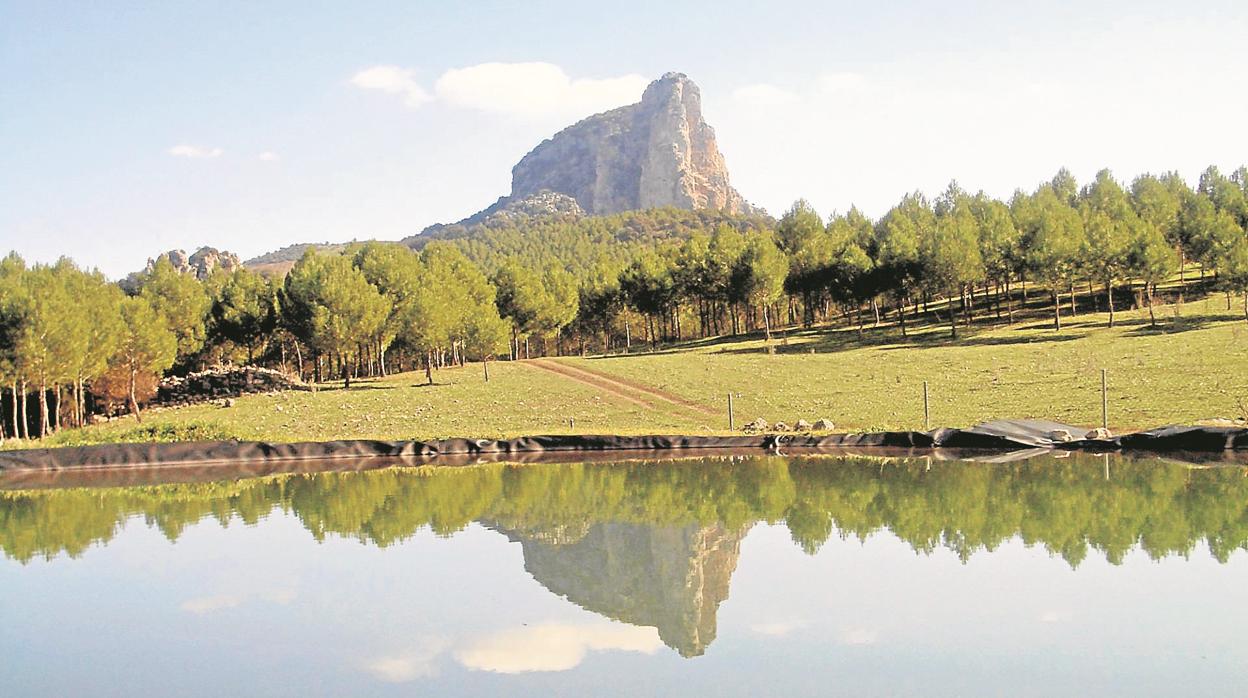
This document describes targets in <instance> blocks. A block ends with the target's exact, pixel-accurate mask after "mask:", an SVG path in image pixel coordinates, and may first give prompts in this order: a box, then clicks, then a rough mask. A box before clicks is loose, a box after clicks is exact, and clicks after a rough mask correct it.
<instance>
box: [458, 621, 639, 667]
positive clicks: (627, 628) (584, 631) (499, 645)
mask: <svg viewBox="0 0 1248 698" xmlns="http://www.w3.org/2000/svg"><path fill="white" fill-rule="evenodd" d="M662 646H663V641H662V640H660V639H659V632H658V630H656V629H655V628H650V627H638V626H633V625H622V624H619V623H612V624H610V625H589V626H586V625H555V624H547V625H535V626H531V627H525V628H515V629H512V630H503V631H500V632H497V633H493V634H491V635H486V636H485V637H482V638H480V639H479V640H477V641H475V642H473V643H471V644H469V645H468V646H467V647H464V648H463V649H461V650H459V651H458V652H456V653H455V658H456V659H457V660H459V663H460V664H463V665H464V666H465V667H467V668H469V669H477V670H480V671H494V672H498V673H500V674H519V673H522V672H527V671H566V670H568V669H571V668H573V667H575V666H576V665H578V664H580V663H581V661H582V660H583V659H584V658H585V654H586V653H587V652H588V651H590V650H595V651H599V652H602V651H607V650H619V651H623V652H641V653H643V654H654V653H655V652H657V651H658V650H659V648H660V647H662Z"/></svg>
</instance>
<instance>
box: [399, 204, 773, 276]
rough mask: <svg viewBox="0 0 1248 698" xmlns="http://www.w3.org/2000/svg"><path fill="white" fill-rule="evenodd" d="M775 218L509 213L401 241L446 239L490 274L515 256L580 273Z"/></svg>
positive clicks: (419, 243)
mask: <svg viewBox="0 0 1248 698" xmlns="http://www.w3.org/2000/svg"><path fill="white" fill-rule="evenodd" d="M774 222H775V221H774V220H773V219H771V218H770V217H768V216H766V215H764V214H758V213H747V214H742V213H736V214H734V213H729V212H727V211H720V210H715V209H699V210H696V211H687V210H684V209H679V208H671V207H669V208H655V209H648V210H644V211H626V212H624V213H617V214H614V215H609V216H586V217H583V218H576V217H571V216H564V215H541V216H528V215H521V214H516V213H514V212H512V213H510V214H509V215H497V214H495V215H491V216H488V217H486V218H485V219H484V220H482V221H481V222H478V223H469V224H463V223H456V224H453V225H442V226H431V227H430V228H427V229H426V230H425V231H424V232H422V233H421V234H419V235H413V236H411V237H408V238H404V239H403V241H402V242H403V244H405V245H408V246H409V247H411V248H412V249H415V250H420V249H423V248H424V247H425V246H426V245H428V244H429V243H430V242H434V241H447V242H450V243H452V244H454V245H455V246H456V247H459V248H460V249H461V250H462V251H463V252H464V254H465V255H467V256H468V258H469V259H471V260H472V261H474V262H476V263H477V264H478V265H479V266H480V267H481V268H482V269H483V270H485V272H486V273H492V272H493V271H494V270H495V269H497V268H498V266H499V265H500V264H501V263H502V262H503V261H504V260H506V259H519V260H520V261H521V262H522V263H524V264H526V265H530V266H537V267H543V266H547V265H549V264H555V263H557V264H559V265H560V266H561V267H563V268H566V269H567V270H568V271H571V272H572V273H573V274H575V275H577V276H584V275H586V274H588V273H589V272H591V271H593V270H594V269H596V268H598V267H600V266H602V265H603V264H605V265H607V266H620V265H622V264H624V263H627V262H629V261H631V260H632V259H634V258H635V257H636V256H637V255H638V254H639V253H640V252H641V251H642V250H645V249H652V248H654V247H657V246H661V245H663V244H666V243H680V242H683V241H685V240H687V239H689V238H690V237H691V236H693V235H695V234H697V233H705V234H708V235H709V234H710V233H712V232H713V231H714V230H715V229H716V228H718V227H720V226H725V225H726V226H729V227H731V228H735V229H737V230H742V231H744V230H748V229H762V228H767V227H770V226H771V225H773V224H774Z"/></svg>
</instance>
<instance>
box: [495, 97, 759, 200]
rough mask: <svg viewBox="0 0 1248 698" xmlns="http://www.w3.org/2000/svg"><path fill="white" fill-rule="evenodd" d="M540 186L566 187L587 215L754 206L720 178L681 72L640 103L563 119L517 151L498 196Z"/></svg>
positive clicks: (723, 169) (697, 103) (711, 138)
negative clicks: (570, 121) (522, 152)
mask: <svg viewBox="0 0 1248 698" xmlns="http://www.w3.org/2000/svg"><path fill="white" fill-rule="evenodd" d="M542 192H555V193H559V194H566V195H567V196H570V197H572V198H573V199H575V200H576V203H577V204H578V205H579V206H580V208H581V209H583V210H584V211H585V212H586V213H589V214H591V215H601V214H609V213H618V212H620V211H631V210H635V209H647V208H657V207H663V206H675V207H677V208H684V209H698V208H715V209H721V210H725V211H729V212H732V213H748V212H751V211H753V210H754V209H753V207H751V206H750V205H749V204H748V203H746V202H745V200H744V199H743V198H742V197H741V195H740V194H738V193H737V191H736V190H735V189H733V188H732V186H731V185H730V184H729V183H728V168H727V166H726V165H725V164H724V158H723V156H722V155H720V153H719V148H718V147H717V146H716V144H715V131H714V129H712V128H711V127H710V125H709V124H707V123H706V121H704V120H703V119H702V97H701V94H700V93H699V91H698V86H697V85H695V84H694V83H693V81H692V80H690V79H689V78H688V77H686V76H685V75H683V74H681V73H667V74H666V75H664V76H663V77H661V78H659V79H658V80H655V81H654V82H652V83H650V86H649V87H647V88H646V91H645V93H644V94H642V96H641V102H639V103H637V104H633V105H629V106H626V107H620V108H618V109H613V110H611V111H609V112H605V113H602V114H597V115H594V116H591V117H589V118H587V119H585V120H583V121H580V122H578V123H576V124H574V125H572V126H569V127H568V128H565V129H564V130H562V131H560V132H559V133H557V134H555V135H554V136H553V137H552V138H550V139H548V140H546V141H543V142H542V143H541V144H540V145H538V146H537V147H536V148H534V149H533V151H532V152H530V153H529V154H528V155H526V156H524V158H523V159H521V160H520V162H519V163H517V164H516V166H515V167H514V168H512V170H511V196H510V197H505V199H506V200H510V201H520V200H523V199H527V198H529V197H532V196H534V195H537V194H540V193H542ZM500 204H504V201H503V200H500V202H499V203H498V204H495V207H499V206H500ZM492 208H493V207H492Z"/></svg>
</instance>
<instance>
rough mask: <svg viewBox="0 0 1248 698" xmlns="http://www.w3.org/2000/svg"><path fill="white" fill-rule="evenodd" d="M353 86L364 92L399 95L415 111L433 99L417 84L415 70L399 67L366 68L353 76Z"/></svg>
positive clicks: (377, 66)
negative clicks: (374, 91)
mask: <svg viewBox="0 0 1248 698" xmlns="http://www.w3.org/2000/svg"><path fill="white" fill-rule="evenodd" d="M351 84H352V85H355V86H356V87H359V88H361V89H364V90H379V91H381V92H385V93H387V94H392V95H399V96H400V97H402V98H403V103H404V104H406V105H407V106H409V107H411V108H413V109H415V108H417V107H419V106H421V105H423V104H425V103H426V102H429V101H430V100H432V99H433V97H432V96H430V95H429V93H428V92H427V91H426V90H425V88H423V87H421V86H420V83H418V82H416V73H415V71H413V70H408V69H406V68H400V67H398V66H397V65H375V66H373V67H371V68H365V69H364V70H361V71H360V72H358V73H356V74H355V75H353V76H351Z"/></svg>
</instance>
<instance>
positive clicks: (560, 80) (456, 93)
mask: <svg viewBox="0 0 1248 698" xmlns="http://www.w3.org/2000/svg"><path fill="white" fill-rule="evenodd" d="M648 82H649V81H648V80H646V78H644V77H642V76H640V75H636V74H629V75H623V76H620V77H614V78H603V79H589V78H580V79H575V80H574V79H572V78H570V77H568V74H567V73H565V72H564V71H563V69H562V68H560V67H559V66H557V65H553V64H551V63H482V64H480V65H474V66H469V67H467V68H455V69H452V70H448V71H446V72H445V73H443V74H442V77H440V78H438V81H437V83H436V84H435V85H434V93H435V94H436V95H437V96H438V99H439V100H442V101H444V102H446V104H448V105H450V106H454V107H461V108H465V109H478V110H481V111H488V112H496V113H502V114H510V115H515V116H528V117H533V116H547V115H564V114H572V113H575V114H592V113H594V112H600V111H605V110H607V109H611V108H614V107H620V106H624V105H626V104H632V103H634V102H637V101H638V100H640V99H641V93H642V91H643V90H645V88H646V85H647V83H648Z"/></svg>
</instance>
